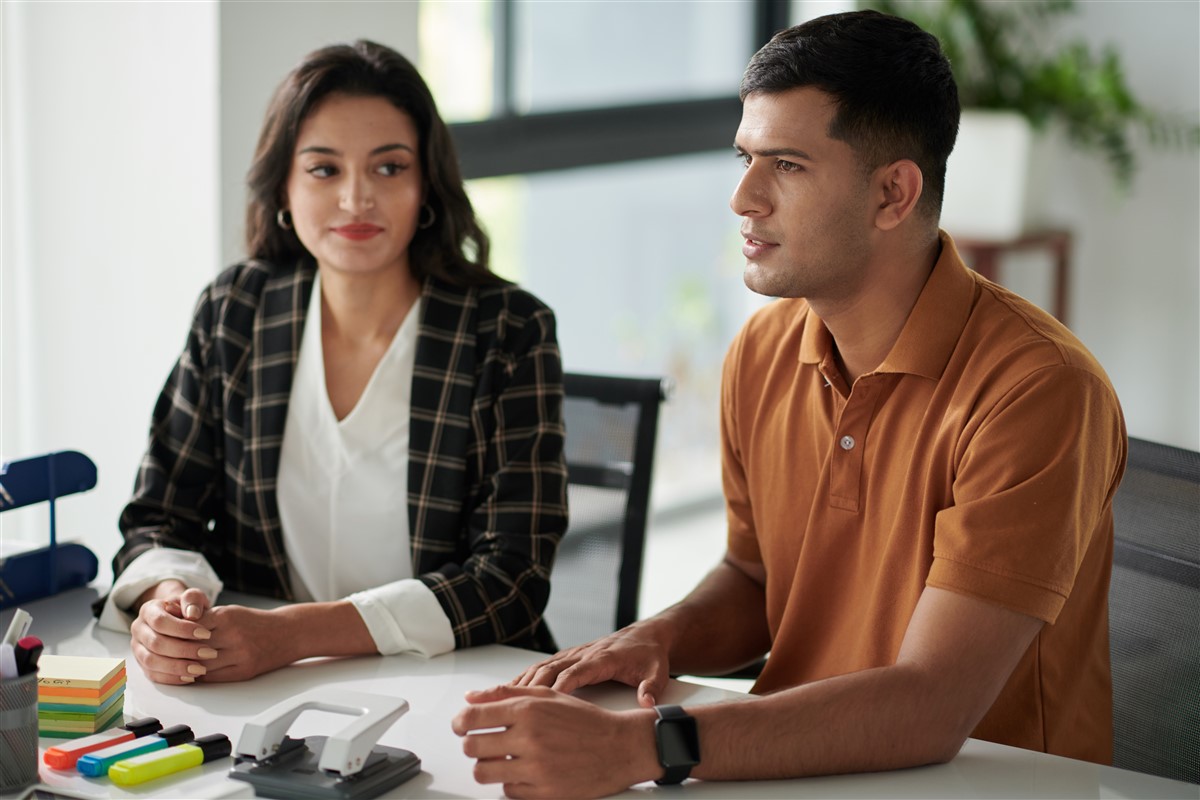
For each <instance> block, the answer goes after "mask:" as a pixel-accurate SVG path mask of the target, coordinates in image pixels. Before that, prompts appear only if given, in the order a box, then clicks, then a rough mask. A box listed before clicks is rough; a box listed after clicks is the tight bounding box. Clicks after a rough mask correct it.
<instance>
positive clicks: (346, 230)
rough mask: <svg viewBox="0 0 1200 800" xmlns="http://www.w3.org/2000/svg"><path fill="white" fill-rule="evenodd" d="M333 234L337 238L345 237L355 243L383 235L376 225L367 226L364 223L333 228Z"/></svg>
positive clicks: (381, 229)
mask: <svg viewBox="0 0 1200 800" xmlns="http://www.w3.org/2000/svg"><path fill="white" fill-rule="evenodd" d="M333 232H334V233H336V234H337V235H338V236H345V237H346V238H347V239H353V240H354V241H356V242H361V241H363V240H364V239H370V238H371V237H372V236H377V235H379V234H380V233H383V228H381V227H379V226H378V225H369V224H366V223H355V224H353V225H342V226H340V227H337V228H334V229H333Z"/></svg>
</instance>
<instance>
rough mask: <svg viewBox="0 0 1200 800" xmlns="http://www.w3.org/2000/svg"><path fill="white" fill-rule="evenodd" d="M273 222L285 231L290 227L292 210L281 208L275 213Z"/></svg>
mask: <svg viewBox="0 0 1200 800" xmlns="http://www.w3.org/2000/svg"><path fill="white" fill-rule="evenodd" d="M275 224H276V225H278V226H279V227H281V228H283V229H284V230H285V231H290V230H291V229H292V212H290V211H288V210H287V209H286V208H281V209H279V211H277V212H276V213H275Z"/></svg>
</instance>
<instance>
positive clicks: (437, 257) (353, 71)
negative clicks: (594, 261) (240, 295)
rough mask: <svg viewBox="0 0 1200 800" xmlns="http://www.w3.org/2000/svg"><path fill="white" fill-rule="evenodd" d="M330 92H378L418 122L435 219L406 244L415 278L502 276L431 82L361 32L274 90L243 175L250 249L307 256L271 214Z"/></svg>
mask: <svg viewBox="0 0 1200 800" xmlns="http://www.w3.org/2000/svg"><path fill="white" fill-rule="evenodd" d="M334 92H339V93H342V94H348V95H352V96H357V97H382V98H384V99H386V100H388V101H390V102H391V103H392V104H393V105H394V106H396V108H398V109H400V110H401V111H404V112H405V113H407V114H408V115H409V116H410V117H412V119H413V121H414V122H415V123H416V126H417V132H418V134H419V135H420V148H419V149H420V159H421V172H422V175H424V179H425V184H426V193H425V194H426V196H425V202H426V203H428V204H429V205H430V206H432V207H433V211H434V213H435V214H436V215H437V218H436V220H435V221H434V223H433V225H431V226H430V227H428V228H424V229H421V228H418V229H417V231H416V233H415V234H414V236H413V240H412V244H410V245H409V264H410V265H411V269H412V271H413V274H414V276H415V277H416V278H417V279H418V280H423V279H424V278H425V277H427V276H434V277H436V278H439V279H441V280H444V281H447V282H449V283H451V284H454V285H457V286H478V285H485V284H493V283H501V282H503V281H502V279H501V278H499V277H498V276H497V275H496V274H495V273H493V272H492V271H491V270H490V269H489V267H488V251H489V245H488V237H487V234H486V233H484V231H483V228H482V227H481V226H480V224H479V222H478V220H476V219H475V211H474V209H473V208H472V207H471V201H470V199H468V197H467V193H466V190H465V189H464V188H463V181H462V174H461V172H460V171H459V168H458V155H457V153H456V152H455V149H454V142H453V141H452V140H451V139H450V132H449V130H447V128H446V123H445V122H443V121H442V118H441V117H440V116H439V115H438V112H437V105H436V104H435V103H434V100H433V95H431V94H430V92H429V87H428V86H426V85H425V81H424V80H423V79H422V78H421V75H420V73H418V72H417V68H416V67H414V66H413V65H412V63H411V62H410V61H409V60H408V59H407V58H405V57H404V56H402V55H400V54H399V53H397V52H396V51H395V50H392V49H391V48H389V47H385V46H383V45H381V44H376V43H375V42H369V41H366V40H365V39H360V40H358V41H356V42H354V44H349V45H346V44H341V45H332V46H330V47H324V48H321V49H320V50H316V51H314V52H312V53H310V54H309V55H308V56H306V57H305V59H304V60H303V61H302V62H300V64H299V66H297V67H296V68H295V69H293V70H292V71H291V73H290V74H288V76H287V78H285V79H284V81H283V83H282V84H280V86H279V88H278V89H276V90H275V96H274V97H273V98H272V99H271V105H270V106H269V107H268V108H267V116H266V119H265V120H264V122H263V128H262V133H261V134H259V137H258V147H257V148H256V150H255V152H254V162H253V164H251V166H250V172H249V174H248V176H247V182H248V184H249V187H250V202H249V205H248V207H247V209H246V251H247V253H248V255H249V256H250V257H252V258H257V259H262V260H264V261H267V262H270V263H272V264H278V265H290V264H294V263H296V261H297V260H299V259H302V258H305V257H307V258H311V255H310V254H309V253H308V251H307V250H305V248H304V245H302V244H301V243H300V239H299V238H297V236H296V232H295V231H294V230H284V229H283V228H280V227H279V226H278V225H277V224H276V222H275V216H276V214H277V213H278V212H279V210H280V209H281V208H282V207H283V199H284V189H285V186H286V184H287V179H288V173H289V172H290V170H291V166H292V157H293V153H294V152H295V149H296V139H297V137H298V136H299V133H300V126H301V125H302V124H303V123H304V120H305V119H306V118H307V117H308V115H309V114H310V113H311V112H312V111H313V109H314V108H316V106H317V104H318V103H320V102H321V101H322V100H323V99H325V98H326V97H328V96H329V95H330V94H333V93H334Z"/></svg>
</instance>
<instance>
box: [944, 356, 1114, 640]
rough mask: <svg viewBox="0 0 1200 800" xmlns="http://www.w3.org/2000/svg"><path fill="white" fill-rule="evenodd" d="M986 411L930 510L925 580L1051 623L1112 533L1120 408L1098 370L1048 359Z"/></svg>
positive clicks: (964, 445) (962, 446) (961, 451)
mask: <svg viewBox="0 0 1200 800" xmlns="http://www.w3.org/2000/svg"><path fill="white" fill-rule="evenodd" d="M982 413H983V418H982V421H981V422H980V424H979V425H978V426H977V427H976V428H974V430H973V431H969V432H968V434H966V435H968V436H969V439H968V440H966V441H965V442H964V443H963V444H962V445H960V448H959V453H960V455H959V457H958V462H957V464H958V466H957V473H956V475H955V477H954V483H953V505H952V506H951V507H949V508H946V509H944V510H942V511H941V512H939V513H938V515H937V518H936V522H935V531H934V552H933V557H934V561H933V565H932V568H931V570H930V573H929V577H928V580H927V585H929V586H934V587H938V588H943V589H947V590H950V591H955V592H959V593H962V594H967V595H971V596H974V597H978V598H980V599H982V600H985V601H989V602H993V603H996V604H998V605H1001V606H1003V607H1006V608H1010V609H1012V610H1014V611H1017V612H1019V613H1023V614H1027V615H1029V616H1032V617H1036V618H1038V619H1041V620H1044V621H1046V622H1049V623H1053V622H1054V621H1055V619H1056V618H1057V616H1058V613H1059V611H1060V610H1061V609H1062V607H1063V604H1064V603H1065V602H1066V599H1067V597H1068V596H1069V595H1070V593H1071V589H1072V586H1073V585H1074V581H1075V576H1076V574H1077V572H1078V570H1079V567H1080V564H1081V563H1082V561H1083V559H1084V556H1085V554H1086V553H1087V552H1088V549H1089V548H1091V547H1094V546H1109V542H1110V541H1111V537H1112V528H1111V503H1112V497H1113V493H1114V492H1115V490H1116V487H1117V485H1118V483H1119V482H1120V478H1121V475H1122V473H1123V471H1124V464H1125V450H1126V438H1125V430H1124V423H1123V420H1122V418H1121V412H1120V407H1119V405H1118V403H1117V399H1116V396H1115V395H1114V393H1113V391H1112V388H1111V386H1109V385H1108V383H1107V381H1105V380H1104V379H1103V378H1102V377H1101V376H1099V375H1096V374H1095V373H1093V372H1091V371H1088V370H1086V369H1082V368H1079V367H1075V366H1053V367H1044V368H1042V369H1039V370H1037V371H1035V372H1034V373H1032V374H1030V375H1029V376H1028V377H1026V378H1025V379H1023V380H1021V381H1020V382H1018V383H1017V384H1016V385H1015V386H1014V387H1013V388H1011V389H1010V390H1009V391H1007V392H1006V393H1005V394H1004V395H1003V396H1002V397H1001V398H1000V400H999V401H998V402H997V403H996V404H995V405H994V407H992V408H991V409H990V410H986V411H984V412H982ZM1105 540H1107V541H1105Z"/></svg>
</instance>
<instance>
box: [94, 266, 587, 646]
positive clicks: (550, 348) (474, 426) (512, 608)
mask: <svg viewBox="0 0 1200 800" xmlns="http://www.w3.org/2000/svg"><path fill="white" fill-rule="evenodd" d="M314 275H315V266H314V265H313V264H312V263H311V262H308V263H301V264H299V265H297V266H296V267H295V268H292V269H281V268H278V267H273V266H271V265H268V264H265V263H263V262H257V261H249V262H246V263H243V264H238V265H236V266H234V267H231V268H230V269H228V270H226V271H225V272H223V273H222V274H221V275H220V276H219V277H218V278H217V279H216V280H215V281H214V282H213V283H212V284H210V285H209V286H208V287H207V288H206V289H205V291H204V292H203V293H202V294H201V296H200V299H199V301H198V303H197V305H196V311H195V317H194V320H193V322H192V327H191V331H190V332H189V335H188V338H187V344H186V346H185V348H184V351H183V353H182V355H181V356H180V357H179V360H178V361H177V362H176V364H175V367H174V369H173V370H172V371H171V374H170V377H169V378H168V379H167V382H166V385H165V387H164V388H163V391H162V394H161V395H160V396H159V398H158V402H157V405H156V406H155V409H154V415H153V421H152V424H151V430H150V443H149V448H148V450H147V452H146V455H145V456H144V457H143V459H142V463H141V466H140V468H139V470H138V476H137V481H136V484H135V486H134V492H133V498H132V499H131V500H130V502H129V504H128V505H127V506H126V507H125V509H124V511H123V512H122V514H121V519H120V528H121V532H122V534H123V535H124V537H125V544H124V546H123V547H122V548H121V549H120V550H119V551H118V553H117V555H116V557H115V558H114V559H113V574H114V576H116V575H118V574H120V572H121V571H122V570H123V569H124V568H125V567H126V566H127V565H128V564H129V563H130V562H131V561H132V560H133V559H134V558H136V557H137V556H138V555H139V554H141V553H143V552H144V551H146V550H147V549H149V548H152V547H174V548H180V549H185V550H193V551H199V552H201V553H203V554H204V555H205V557H206V558H207V559H208V561H209V563H211V564H212V566H213V568H214V569H215V570H216V571H217V574H218V575H220V576H221V579H222V580H223V581H224V582H225V584H226V586H227V587H228V588H231V589H235V590H237V591H244V592H251V593H255V594H265V595H270V596H274V597H279V598H284V599H289V600H290V599H292V598H291V583H290V580H289V575H288V557H287V553H286V552H285V551H284V547H283V537H282V534H281V527H280V520H279V510H278V507H277V506H276V497H275V479H276V475H277V474H278V471H279V453H280V447H281V445H282V442H283V429H284V422H285V421H286V419H287V410H288V398H289V395H290V393H291V388H292V375H293V373H294V370H295V366H296V360H297V357H298V353H299V349H300V341H301V334H302V331H303V329H304V318H305V314H306V312H307V309H308V301H309V298H310V296H311V294H312V286H313V278H314ZM422 298H423V303H422V305H421V320H420V329H419V334H418V340H417V352H416V365H415V368H414V372H413V385H412V418H411V421H410V443H409V466H408V517H409V519H408V522H409V531H410V537H411V543H412V561H413V572H414V574H415V575H416V576H418V578H419V579H420V580H421V581H422V582H424V583H425V585H427V586H428V587H429V588H430V589H431V590H432V591H433V593H434V595H435V596H436V597H437V599H438V601H439V602H440V603H441V605H442V608H443V609H444V610H445V612H446V615H447V617H449V619H450V622H451V625H452V627H453V629H454V639H455V644H456V646H457V647H470V646H472V645H481V644H488V643H493V642H503V643H508V644H514V645H519V646H524V647H532V648H535V649H540V650H545V651H553V650H554V640H553V638H552V637H551V636H550V633H549V631H548V629H547V627H546V625H545V623H544V622H543V621H542V610H543V609H544V608H545V606H546V601H547V599H548V598H549V595H550V568H551V566H552V564H553V561H554V555H555V551H556V549H557V547H558V542H559V540H560V539H561V537H562V534H563V532H564V531H565V530H566V526H567V500H566V487H567V471H566V465H565V462H564V458H563V424H562V395H563V388H562V364H561V361H560V358H559V351H558V344H557V341H556V338H555V323H554V314H553V312H552V311H551V310H550V309H549V308H548V307H547V306H545V305H544V304H543V303H542V302H541V301H540V300H538V299H537V298H535V297H534V296H533V295H531V294H529V293H527V292H525V291H522V290H521V289H519V288H517V287H515V286H513V285H501V286H489V287H478V288H470V289H460V288H456V287H453V286H450V285H448V284H445V283H443V282H440V281H438V280H435V279H427V280H426V281H425V283H424V286H423V291H422Z"/></svg>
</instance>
